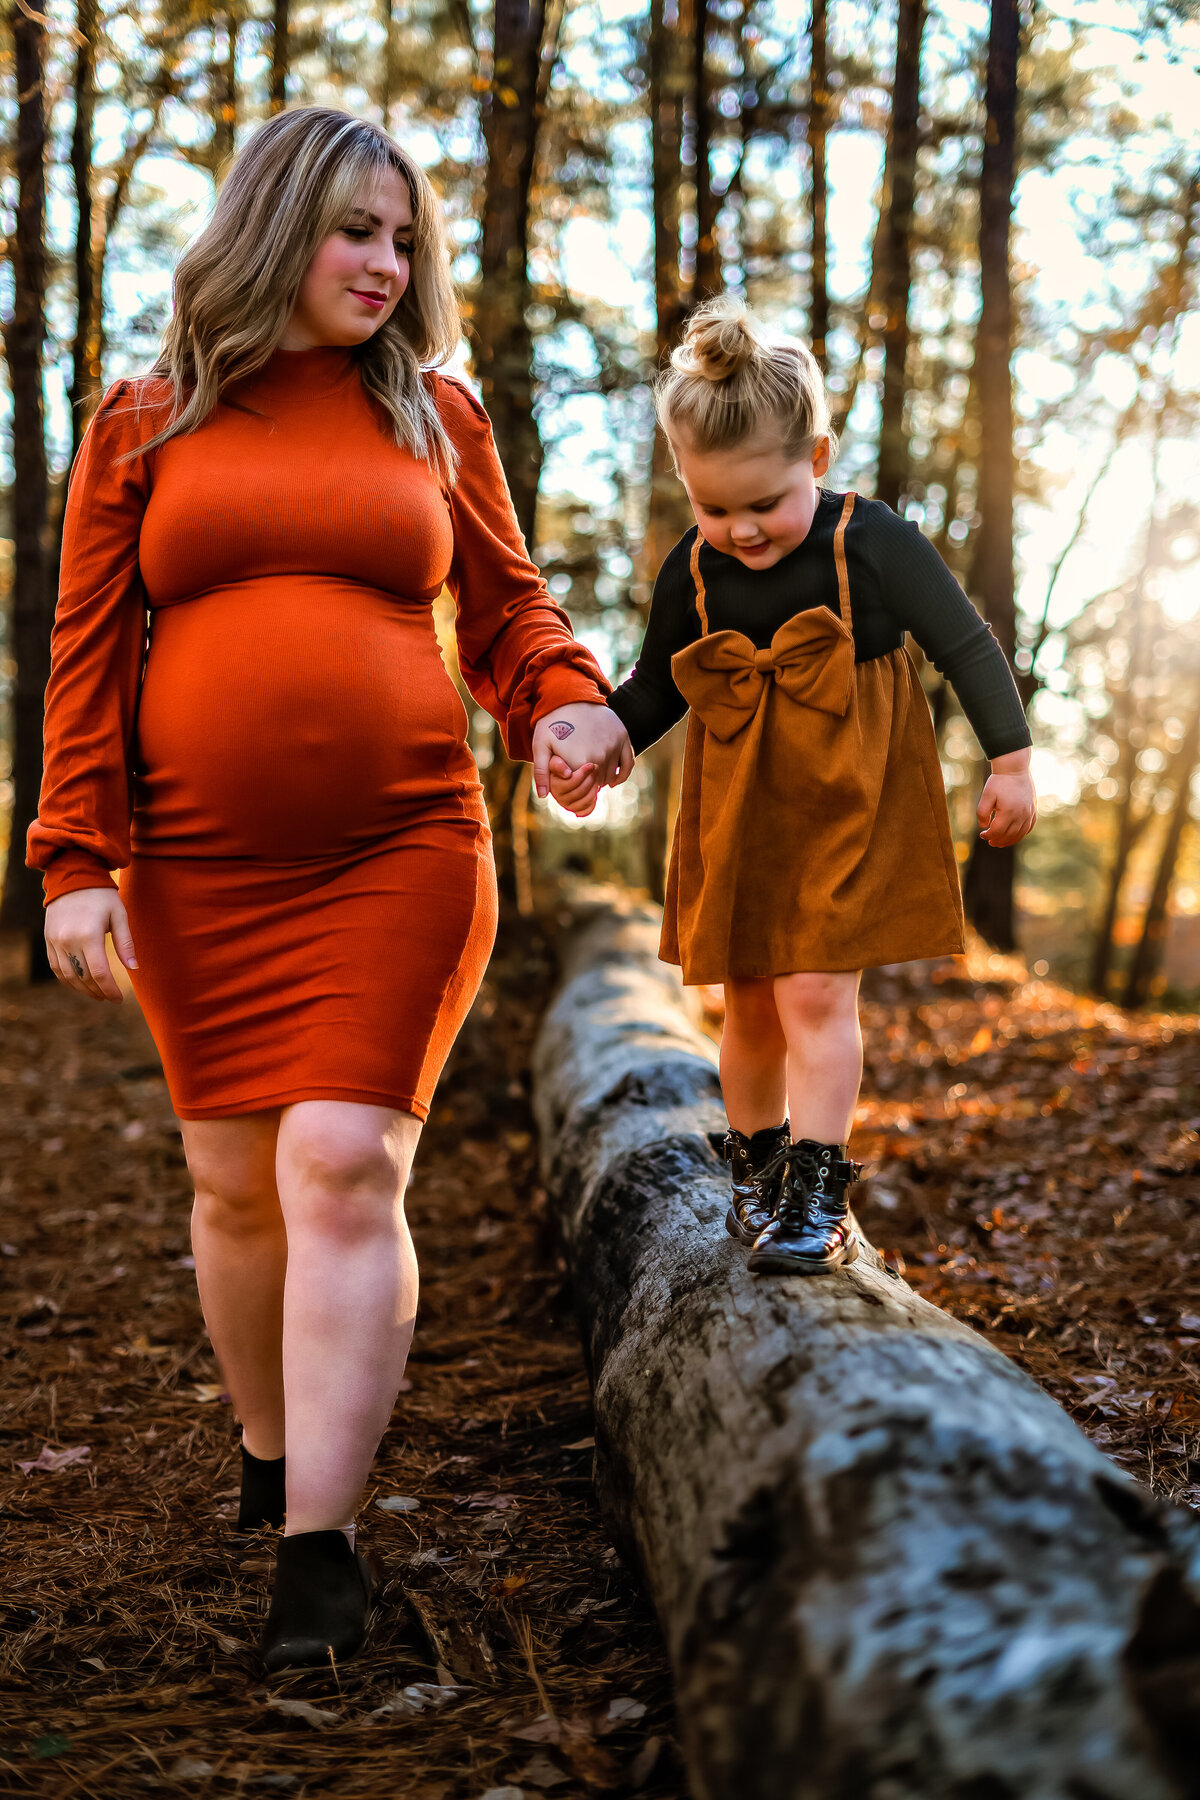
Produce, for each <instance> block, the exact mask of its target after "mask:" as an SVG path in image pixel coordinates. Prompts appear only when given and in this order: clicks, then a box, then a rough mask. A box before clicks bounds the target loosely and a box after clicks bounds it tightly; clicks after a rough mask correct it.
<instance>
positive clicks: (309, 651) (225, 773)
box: [135, 575, 469, 860]
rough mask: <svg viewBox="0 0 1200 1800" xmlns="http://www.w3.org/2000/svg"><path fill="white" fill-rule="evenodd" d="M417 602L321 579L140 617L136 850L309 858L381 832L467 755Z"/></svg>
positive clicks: (271, 584)
mask: <svg viewBox="0 0 1200 1800" xmlns="http://www.w3.org/2000/svg"><path fill="white" fill-rule="evenodd" d="M465 737H466V714H465V711H464V709H463V706H462V703H461V701H460V700H459V698H458V695H457V693H456V691H455V688H454V685H453V683H452V681H451V680H450V677H449V675H448V674H447V672H446V669H445V666H444V664H443V662H442V659H441V654H440V652H439V650H438V645H437V638H436V635H435V632H434V627H433V615H432V611H431V609H430V607H429V606H428V604H422V603H416V602H414V603H411V604H405V603H404V602H399V601H397V599H396V597H395V596H394V595H391V594H385V593H383V592H381V591H380V590H378V589H374V588H363V587H359V586H356V585H354V584H351V583H347V582H343V581H339V580H337V579H335V578H333V577H321V576H296V575H288V576H277V577H271V578H269V579H261V580H257V581H253V582H247V583H244V584H238V585H236V586H234V585H231V586H228V587H225V588H221V589H218V590H216V591H214V592H212V593H207V594H204V595H201V596H199V597H198V598H196V599H193V600H187V601H183V602H180V603H179V604H178V605H175V606H170V607H164V608H161V609H159V610H158V611H157V612H155V613H154V614H153V616H152V621H151V631H150V650H149V655H148V657H147V663H146V672H145V677H144V681H143V686H142V696H141V701H140V705H139V712H138V732H137V761H136V765H135V767H136V778H135V843H136V844H137V846H138V847H139V848H143V849H145V848H149V847H150V846H151V845H153V846H154V848H155V849H157V850H158V851H159V852H160V854H167V853H170V852H172V851H174V852H177V853H178V854H180V855H213V856H242V855H244V856H258V857H265V858H267V859H268V860H270V859H274V858H278V859H280V860H289V859H291V858H304V859H309V858H312V857H320V856H322V855H337V854H340V853H343V852H345V851H350V850H353V848H354V847H355V846H356V845H361V844H365V843H370V842H372V841H373V840H374V839H376V838H378V837H381V836H385V835H386V834H387V833H388V832H389V831H390V830H391V829H393V828H394V827H395V825H396V824H397V823H398V822H402V821H403V819H404V818H405V816H406V815H408V814H409V813H410V812H411V811H412V810H413V809H414V808H415V809H418V810H419V809H420V807H421V806H422V804H423V803H425V802H427V801H428V800H429V799H430V798H431V797H434V796H436V795H438V794H439V793H441V792H443V790H444V787H445V778H446V773H447V765H448V763H450V764H451V765H453V763H454V761H455V759H456V758H462V757H464V756H466V757H468V765H469V755H468V753H467V752H466V751H465V749H464V748H463V746H464V743H465Z"/></svg>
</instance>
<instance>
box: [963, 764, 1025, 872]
mask: <svg viewBox="0 0 1200 1800" xmlns="http://www.w3.org/2000/svg"><path fill="white" fill-rule="evenodd" d="M975 816H976V818H977V819H978V820H979V835H980V837H981V838H982V839H983V840H984V842H985V843H986V844H990V845H991V846H992V848H993V850H1004V849H1006V848H1007V847H1008V845H1010V844H1019V843H1020V841H1021V839H1022V838H1023V837H1027V836H1028V835H1029V833H1030V832H1031V831H1032V830H1033V828H1034V825H1035V824H1036V823H1037V795H1036V793H1035V792H1034V788H1033V777H1032V776H1031V775H1030V773H1029V751H1028V750H1012V751H1010V752H1009V754H1008V755H1007V756H997V757H994V758H993V759H992V772H991V774H990V775H989V776H988V779H987V781H986V783H985V785H984V789H983V792H982V794H981V795H980V796H979V805H978V807H977V808H976V811H975Z"/></svg>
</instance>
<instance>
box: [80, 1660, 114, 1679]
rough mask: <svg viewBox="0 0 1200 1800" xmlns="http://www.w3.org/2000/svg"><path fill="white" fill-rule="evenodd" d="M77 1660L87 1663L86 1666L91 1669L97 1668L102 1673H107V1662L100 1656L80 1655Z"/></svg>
mask: <svg viewBox="0 0 1200 1800" xmlns="http://www.w3.org/2000/svg"><path fill="white" fill-rule="evenodd" d="M79 1660H80V1662H85V1663H87V1665H88V1667H89V1668H91V1669H99V1671H100V1673H101V1674H102V1675H104V1674H107V1672H108V1664H107V1663H106V1662H105V1660H104V1658H103V1657H102V1656H81V1657H80V1659H79Z"/></svg>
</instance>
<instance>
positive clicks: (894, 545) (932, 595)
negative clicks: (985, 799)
mask: <svg viewBox="0 0 1200 1800" xmlns="http://www.w3.org/2000/svg"><path fill="white" fill-rule="evenodd" d="M864 510H865V512H866V516H867V520H868V532H869V536H868V539H867V543H868V554H869V555H870V557H871V560H872V561H873V562H874V564H875V567H876V568H877V569H878V570H879V572H880V577H881V580H880V587H881V591H882V593H883V596H884V601H885V604H886V606H887V610H888V611H889V612H890V613H891V615H892V617H893V618H894V619H895V620H896V622H897V623H898V624H899V625H901V626H903V628H904V629H905V630H906V631H910V632H911V633H912V635H913V637H914V638H915V639H916V641H917V643H918V644H919V645H920V646H921V649H922V650H923V651H924V652H925V655H926V656H927V657H928V658H929V660H930V662H931V663H932V664H933V666H934V668H935V669H936V670H937V671H938V673H939V675H942V676H944V677H945V679H946V680H947V681H948V682H949V683H950V685H951V687H952V688H953V689H954V692H955V694H956V695H957V697H958V701H959V704H960V706H961V707H962V709H963V712H964V713H965V714H966V716H967V720H968V722H969V724H970V726H971V729H972V730H973V731H974V733H975V736H976V737H977V738H978V739H979V743H980V746H981V748H982V750H983V753H984V755H985V756H986V757H988V758H989V760H990V759H994V758H995V757H997V756H1005V755H1007V754H1008V752H1009V751H1011V750H1024V749H1025V748H1027V746H1028V745H1029V744H1030V743H1031V741H1032V739H1031V737H1030V731H1029V725H1028V722H1027V721H1026V718H1025V710H1024V708H1023V706H1022V705H1021V697H1020V695H1019V694H1018V692H1017V685H1016V682H1015V681H1014V680H1013V676H1012V671H1011V669H1010V668H1009V666H1008V663H1007V661H1006V659H1005V655H1004V652H1003V650H1001V648H1000V645H999V644H998V643H997V641H996V638H995V636H994V634H993V632H992V629H991V627H990V626H989V625H988V623H987V621H986V620H985V619H982V618H981V617H980V615H979V614H978V613H977V612H976V610H975V608H974V606H972V604H971V602H970V600H969V599H968V598H967V596H966V594H965V593H964V592H963V590H962V588H961V587H960V586H959V585H958V582H957V581H956V580H955V579H954V577H953V575H952V574H951V573H950V571H949V569H948V568H947V567H946V565H945V563H944V562H943V561H942V559H941V557H940V556H939V555H938V553H937V550H936V549H935V548H934V546H933V545H932V544H931V543H930V541H929V539H928V538H927V537H925V536H924V534H923V533H922V532H921V530H920V529H919V527H918V526H916V525H915V524H913V523H912V522H911V521H910V520H907V519H900V518H898V517H897V516H896V514H895V513H893V512H892V511H891V510H890V508H888V507H883V506H873V507H869V508H865V509H864Z"/></svg>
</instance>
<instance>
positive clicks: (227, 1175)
mask: <svg viewBox="0 0 1200 1800" xmlns="http://www.w3.org/2000/svg"><path fill="white" fill-rule="evenodd" d="M183 1140H184V1150H185V1152H186V1155H187V1163H188V1171H189V1173H190V1175H191V1178H192V1185H193V1187H194V1189H195V1194H196V1202H195V1209H194V1216H195V1217H196V1218H197V1219H199V1220H200V1221H201V1222H202V1223H203V1224H205V1225H207V1226H210V1227H212V1228H215V1229H216V1230H219V1231H223V1232H226V1233H234V1234H241V1233H253V1232H256V1231H261V1230H263V1229H264V1228H267V1227H272V1226H275V1225H277V1224H278V1223H279V1195H278V1193H277V1191H276V1187H275V1130H274V1121H273V1120H266V1119H258V1118H257V1117H256V1118H255V1119H254V1120H253V1121H251V1120H241V1119H213V1120H199V1121H196V1120H192V1121H188V1122H186V1123H185V1124H184V1126H183Z"/></svg>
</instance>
